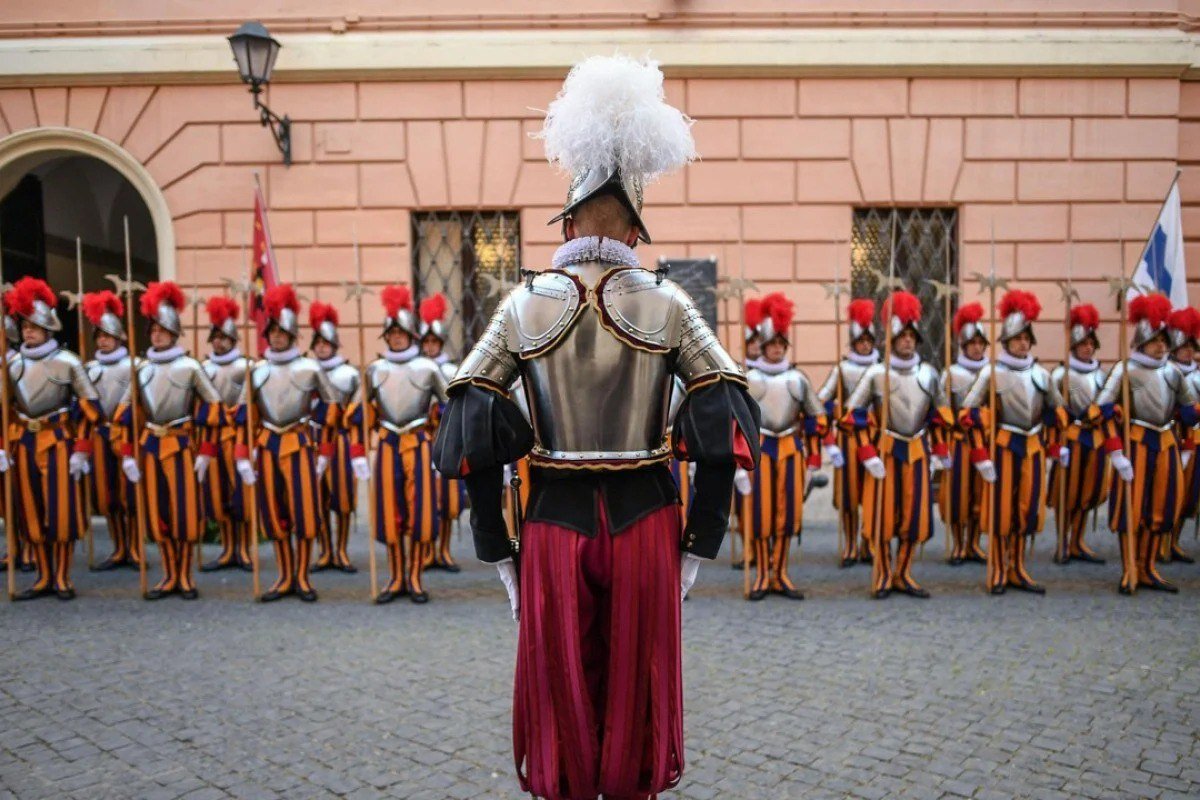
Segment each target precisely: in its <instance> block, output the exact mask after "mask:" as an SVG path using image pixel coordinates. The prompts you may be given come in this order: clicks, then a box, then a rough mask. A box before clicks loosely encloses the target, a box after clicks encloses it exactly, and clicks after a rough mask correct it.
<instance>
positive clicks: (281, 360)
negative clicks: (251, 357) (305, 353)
mask: <svg viewBox="0 0 1200 800" xmlns="http://www.w3.org/2000/svg"><path fill="white" fill-rule="evenodd" d="M263 355H264V356H265V357H266V359H267V361H270V362H271V363H272V364H286V363H288V362H289V361H295V360H296V359H297V358H299V357H300V348H299V347H296V346H295V345H292V346H291V347H289V348H288V349H287V350H268V351H267V352H266V353H264V354H263Z"/></svg>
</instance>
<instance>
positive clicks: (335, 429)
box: [312, 397, 358, 570]
mask: <svg viewBox="0 0 1200 800" xmlns="http://www.w3.org/2000/svg"><path fill="white" fill-rule="evenodd" d="M312 426H313V433H314V435H315V436H316V437H317V439H318V442H319V444H318V452H319V453H320V454H321V455H322V456H324V457H325V458H326V459H327V462H328V464H327V466H326V468H325V472H324V473H323V474H322V475H321V477H320V478H319V481H320V493H321V496H320V503H321V527H320V529H319V530H318V532H317V536H318V538H319V540H320V541H319V544H320V554H319V556H318V561H317V565H316V568H317V569H327V568H329V567H338V568H342V569H348V570H353V567H352V566H351V564H350V555H349V553H348V552H347V546H348V544H349V538H350V515H351V514H353V513H354V510H355V506H356V502H355V501H356V499H357V495H358V482H357V481H356V480H355V479H354V469H353V466H352V465H351V463H350V461H351V455H350V451H351V437H350V429H349V428H348V427H347V426H346V414H345V409H344V407H343V406H341V405H336V406H335V405H332V404H330V403H329V402H327V401H325V400H324V399H322V398H321V397H317V398H316V400H315V401H314V402H313V407H312ZM331 516H332V519H331ZM334 526H336V528H337V531H336V536H337V541H336V543H335V541H334V533H335V532H334V530H333V527H334Z"/></svg>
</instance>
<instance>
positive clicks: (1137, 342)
mask: <svg viewBox="0 0 1200 800" xmlns="http://www.w3.org/2000/svg"><path fill="white" fill-rule="evenodd" d="M1170 316H1171V301H1170V300H1169V299H1167V298H1166V297H1164V296H1163V295H1161V294H1144V295H1139V296H1137V297H1135V298H1133V299H1132V300H1130V301H1129V322H1130V323H1131V324H1132V325H1133V341H1132V342H1130V344H1131V345H1132V346H1133V347H1135V348H1136V347H1141V346H1142V345H1144V344H1146V343H1147V342H1149V341H1150V340H1151V339H1153V338H1154V337H1155V336H1158V335H1159V334H1160V333H1161V334H1165V333H1167V321H1168V318H1169V317H1170Z"/></svg>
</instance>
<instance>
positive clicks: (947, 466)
mask: <svg viewBox="0 0 1200 800" xmlns="http://www.w3.org/2000/svg"><path fill="white" fill-rule="evenodd" d="M933 460H934V461H937V462H939V463H940V464H941V468H942V469H944V470H951V469H954V459H953V458H951V457H950V456H941V457H938V456H934V457H933Z"/></svg>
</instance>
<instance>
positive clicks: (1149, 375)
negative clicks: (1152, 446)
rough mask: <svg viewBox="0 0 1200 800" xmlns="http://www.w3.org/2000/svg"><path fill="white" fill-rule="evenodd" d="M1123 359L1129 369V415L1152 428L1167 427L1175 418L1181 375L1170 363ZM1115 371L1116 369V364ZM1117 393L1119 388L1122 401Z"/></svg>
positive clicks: (1117, 370)
mask: <svg viewBox="0 0 1200 800" xmlns="http://www.w3.org/2000/svg"><path fill="white" fill-rule="evenodd" d="M1126 363H1127V364H1128V369H1129V392H1130V399H1131V401H1132V405H1133V413H1132V414H1131V415H1130V419H1132V420H1133V421H1134V422H1137V423H1143V424H1145V425H1148V426H1150V427H1152V428H1160V429H1161V428H1166V427H1167V426H1168V425H1170V424H1171V423H1172V422H1173V421H1174V419H1175V408H1176V405H1177V404H1176V400H1175V398H1176V393H1177V392H1178V391H1179V388H1180V383H1181V382H1182V381H1183V376H1182V375H1180V374H1179V370H1177V369H1175V368H1174V367H1172V366H1171V365H1170V364H1164V365H1162V366H1161V367H1149V366H1145V365H1143V364H1139V363H1137V362H1136V361H1130V362H1126ZM1114 372H1118V373H1119V367H1118V369H1116V370H1114ZM1118 385H1119V384H1118ZM1120 397H1121V395H1120V393H1119V392H1118V394H1117V402H1118V403H1120V402H1121V400H1120Z"/></svg>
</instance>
